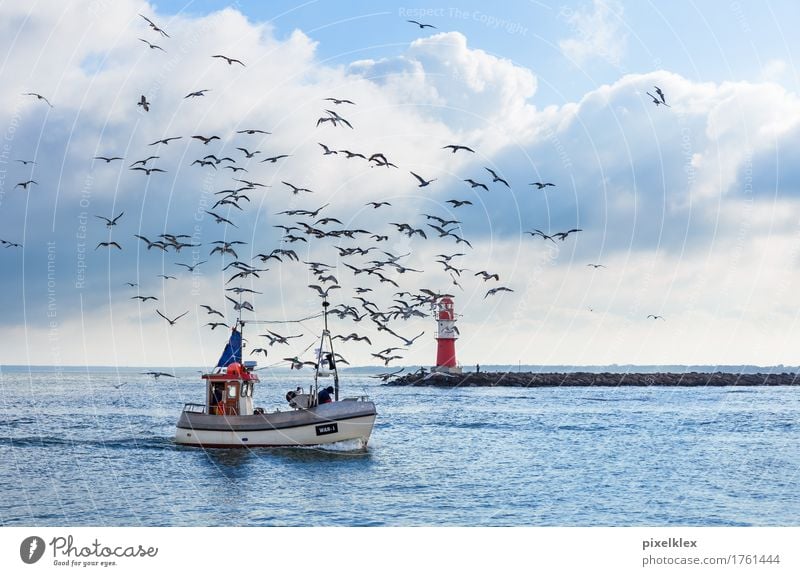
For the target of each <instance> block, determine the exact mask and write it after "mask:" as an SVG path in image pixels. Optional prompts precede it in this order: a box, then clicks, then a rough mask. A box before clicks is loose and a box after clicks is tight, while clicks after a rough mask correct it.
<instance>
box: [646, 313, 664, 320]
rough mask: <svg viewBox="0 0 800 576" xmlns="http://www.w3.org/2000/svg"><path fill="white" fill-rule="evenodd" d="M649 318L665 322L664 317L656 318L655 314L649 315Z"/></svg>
mask: <svg viewBox="0 0 800 576" xmlns="http://www.w3.org/2000/svg"><path fill="white" fill-rule="evenodd" d="M647 317H648V318H652V319H653V320H664V317H663V316H656V315H655V314H648V315H647Z"/></svg>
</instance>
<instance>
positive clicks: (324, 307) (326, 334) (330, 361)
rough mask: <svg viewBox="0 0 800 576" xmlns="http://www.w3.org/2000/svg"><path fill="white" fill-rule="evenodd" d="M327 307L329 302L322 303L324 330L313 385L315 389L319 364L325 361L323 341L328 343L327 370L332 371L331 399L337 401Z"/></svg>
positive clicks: (336, 384)
mask: <svg viewBox="0 0 800 576" xmlns="http://www.w3.org/2000/svg"><path fill="white" fill-rule="evenodd" d="M328 306H330V302H328V301H327V300H323V301H322V317H323V321H324V328H323V329H322V338H320V342H319V354H318V356H317V371H316V374H315V375H314V384H315V387H316V384H317V378H318V376H319V367H320V364H321V363H322V362H323V361H324V360H325V358H324V357H323V350H325V340H326V339H327V341H328V350H330V352H329V354H330V357H329V358H328V368H329V369H330V370H332V371H333V399H334V400H335V401H337V402H338V401H339V370H338V368H337V367H336V358H335V357H334V352H333V338H331V333H330V330H328Z"/></svg>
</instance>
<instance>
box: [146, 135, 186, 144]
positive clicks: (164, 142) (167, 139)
mask: <svg viewBox="0 0 800 576" xmlns="http://www.w3.org/2000/svg"><path fill="white" fill-rule="evenodd" d="M181 138H183V136H172V137H171V138H162V139H161V140H156V141H155V142H150V144H148V146H155V145H156V144H169V143H170V141H171V140H180V139H181Z"/></svg>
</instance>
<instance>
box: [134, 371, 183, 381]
mask: <svg viewBox="0 0 800 576" xmlns="http://www.w3.org/2000/svg"><path fill="white" fill-rule="evenodd" d="M142 374H147V375H148V376H152V377H153V378H155V379H156V380H158V378H159V376H167V377H168V378H175V376H173V375H172V374H167V373H166V372H142Z"/></svg>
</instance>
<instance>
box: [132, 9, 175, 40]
mask: <svg viewBox="0 0 800 576" xmlns="http://www.w3.org/2000/svg"><path fill="white" fill-rule="evenodd" d="M139 16H142V15H141V14H139ZM142 18H144V19H145V20H147V23H148V24H149V25H150V28H152V29H153V30H155V31H156V32H158V33H160V34H161V35H162V36H166V37H167V38H169V34H167V33H166V32H164V31H163V30H162V29H161V28H159V27H158V26H156V25H155V23H154V22H153V21H152V20H150V18H148V17H147V16H142Z"/></svg>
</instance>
